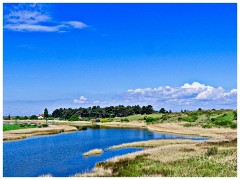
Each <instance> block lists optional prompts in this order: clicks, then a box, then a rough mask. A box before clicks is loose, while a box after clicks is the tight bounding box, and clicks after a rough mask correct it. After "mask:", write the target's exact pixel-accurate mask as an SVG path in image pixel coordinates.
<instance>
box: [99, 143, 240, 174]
mask: <svg viewBox="0 0 240 180" xmlns="http://www.w3.org/2000/svg"><path fill="white" fill-rule="evenodd" d="M207 146H208V147H209V148H208V150H207V152H206V153H205V154H201V153H200V154H199V155H195V156H189V157H186V156H183V157H182V158H180V159H179V158H177V159H176V160H169V161H162V160H161V158H160V159H156V158H151V156H154V155H152V154H145V155H144V154H143V155H138V156H136V157H135V158H121V159H119V160H117V161H106V162H100V163H98V164H97V167H102V168H104V169H106V170H107V169H111V174H110V175H109V176H115V177H119V176H120V177H139V176H164V177H236V176H237V148H236V141H234V142H227V143H225V142H221V143H219V144H217V146H219V147H222V148H223V149H222V150H221V151H220V150H218V148H217V147H215V146H213V147H211V144H208V145H207ZM203 149H204V147H203ZM189 150H191V149H189ZM193 151H194V149H193ZM174 152H175V151H173V153H174Z"/></svg>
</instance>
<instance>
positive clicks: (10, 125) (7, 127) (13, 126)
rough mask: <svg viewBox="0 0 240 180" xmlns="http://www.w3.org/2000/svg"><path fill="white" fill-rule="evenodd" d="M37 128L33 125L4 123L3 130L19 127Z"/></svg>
mask: <svg viewBox="0 0 240 180" xmlns="http://www.w3.org/2000/svg"><path fill="white" fill-rule="evenodd" d="M27 128H36V126H32V125H19V124H3V131H10V130H17V129H27Z"/></svg>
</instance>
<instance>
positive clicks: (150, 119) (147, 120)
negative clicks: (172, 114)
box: [146, 116, 157, 123]
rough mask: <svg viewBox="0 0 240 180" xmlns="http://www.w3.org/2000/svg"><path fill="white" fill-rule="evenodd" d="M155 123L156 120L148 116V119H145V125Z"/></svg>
mask: <svg viewBox="0 0 240 180" xmlns="http://www.w3.org/2000/svg"><path fill="white" fill-rule="evenodd" d="M155 121H157V119H155V118H154V117H151V116H149V117H147V118H146V122H147V123H150V122H155Z"/></svg>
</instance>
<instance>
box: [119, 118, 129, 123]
mask: <svg viewBox="0 0 240 180" xmlns="http://www.w3.org/2000/svg"><path fill="white" fill-rule="evenodd" d="M121 122H129V119H128V118H123V119H121Z"/></svg>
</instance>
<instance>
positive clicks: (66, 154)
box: [3, 128, 206, 177]
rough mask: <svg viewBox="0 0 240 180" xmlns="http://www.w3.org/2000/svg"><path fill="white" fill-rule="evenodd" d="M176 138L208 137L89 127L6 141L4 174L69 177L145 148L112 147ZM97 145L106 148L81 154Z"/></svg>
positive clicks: (9, 175)
mask: <svg viewBox="0 0 240 180" xmlns="http://www.w3.org/2000/svg"><path fill="white" fill-rule="evenodd" d="M175 138H181V139H183V138H184V139H186V138H187V139H193V140H204V139H206V138H199V137H187V136H178V135H172V134H159V133H156V132H151V131H148V130H144V129H120V128H101V129H92V128H88V129H87V130H85V131H77V132H72V133H66V134H65V133H61V134H57V135H50V136H38V137H30V138H27V139H23V140H18V141H10V142H4V143H3V176H4V177H36V176H40V175H43V174H47V173H50V174H52V175H53V176H54V177H68V176H71V175H74V174H76V173H81V172H89V171H91V169H92V168H93V167H94V165H95V163H97V162H100V161H104V160H106V159H109V158H111V157H114V156H117V155H123V154H127V153H130V152H135V151H139V150H142V148H124V149H118V150H106V148H108V147H110V146H113V145H118V144H122V143H129V142H135V141H143V140H151V139H175ZM94 148H101V149H103V150H104V152H103V154H101V155H98V156H89V157H84V156H83V155H82V154H83V153H85V152H87V151H89V150H91V149H94Z"/></svg>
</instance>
